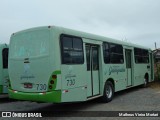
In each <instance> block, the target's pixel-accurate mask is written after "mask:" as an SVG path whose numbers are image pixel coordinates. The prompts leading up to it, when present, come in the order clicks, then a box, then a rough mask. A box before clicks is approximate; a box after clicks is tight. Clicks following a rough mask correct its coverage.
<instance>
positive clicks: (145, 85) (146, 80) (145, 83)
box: [143, 74, 149, 87]
mask: <svg viewBox="0 0 160 120" xmlns="http://www.w3.org/2000/svg"><path fill="white" fill-rule="evenodd" d="M148 78H149V77H148V75H147V74H146V75H145V77H144V83H143V87H147V85H148Z"/></svg>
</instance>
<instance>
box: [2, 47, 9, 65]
mask: <svg viewBox="0 0 160 120" xmlns="http://www.w3.org/2000/svg"><path fill="white" fill-rule="evenodd" d="M2 61H3V68H8V48H4V49H3V50H2Z"/></svg>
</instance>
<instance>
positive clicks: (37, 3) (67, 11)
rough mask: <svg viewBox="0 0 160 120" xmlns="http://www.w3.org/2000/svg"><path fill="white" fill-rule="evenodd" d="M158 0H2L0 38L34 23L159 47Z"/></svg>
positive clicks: (4, 37) (6, 39) (159, 8)
mask: <svg viewBox="0 0 160 120" xmlns="http://www.w3.org/2000/svg"><path fill="white" fill-rule="evenodd" d="M159 11H160V1H159V0H154V1H153V0H102V1H97V0H67V1H64V0H58V1H57V0H45V1H44V0H12V1H11V0H1V3H0V26H1V28H0V33H1V35H0V40H1V41H2V42H7V43H9V37H10V35H11V34H12V33H13V32H17V31H19V30H23V29H26V28H30V27H35V26H44V25H58V26H63V27H67V28H72V29H77V30H81V31H85V32H90V33H94V34H99V35H103V36H106V37H112V38H116V39H120V40H122V39H124V38H127V40H128V41H131V42H133V43H137V44H141V45H144V46H148V47H151V48H154V42H157V46H158V47H160V40H159V39H160V22H159V21H160V14H159Z"/></svg>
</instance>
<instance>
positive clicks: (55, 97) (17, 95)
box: [8, 89, 61, 103]
mask: <svg viewBox="0 0 160 120" xmlns="http://www.w3.org/2000/svg"><path fill="white" fill-rule="evenodd" d="M8 93H9V98H12V99H17V100H27V101H36V102H53V103H60V102H61V91H51V92H45V93H25V92H19V91H14V90H11V89H9V90H8Z"/></svg>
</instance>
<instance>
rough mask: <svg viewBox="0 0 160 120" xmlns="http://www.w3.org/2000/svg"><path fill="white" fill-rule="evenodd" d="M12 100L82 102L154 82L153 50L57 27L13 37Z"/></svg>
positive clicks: (18, 33) (106, 99)
mask: <svg viewBox="0 0 160 120" xmlns="http://www.w3.org/2000/svg"><path fill="white" fill-rule="evenodd" d="M9 47H10V49H9V53H10V54H9V76H10V85H9V97H10V98H13V99H18V100H28V101H38V102H53V103H61V102H76V101H87V100H90V99H94V98H97V97H102V100H103V101H104V102H109V101H111V100H112V98H113V95H114V92H117V91H120V90H124V89H127V88H131V87H134V86H138V85H142V84H144V85H146V84H147V83H148V82H151V81H153V77H154V76H153V55H152V52H151V49H149V48H146V47H142V46H139V45H134V44H131V43H126V42H123V41H118V40H114V39H111V38H106V37H101V36H97V35H93V34H88V33H84V32H79V31H75V30H70V29H66V28H62V27H56V26H46V27H37V28H31V29H27V30H23V31H20V32H17V33H14V34H12V36H11V39H10V46H9Z"/></svg>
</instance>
